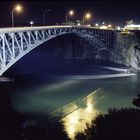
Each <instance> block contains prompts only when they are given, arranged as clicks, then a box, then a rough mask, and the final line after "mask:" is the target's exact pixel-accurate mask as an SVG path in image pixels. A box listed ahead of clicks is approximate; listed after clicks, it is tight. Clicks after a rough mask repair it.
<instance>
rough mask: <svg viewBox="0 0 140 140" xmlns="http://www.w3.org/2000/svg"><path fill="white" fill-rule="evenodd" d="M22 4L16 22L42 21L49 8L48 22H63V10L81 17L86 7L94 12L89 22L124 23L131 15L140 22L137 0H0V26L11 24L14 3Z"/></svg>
mask: <svg viewBox="0 0 140 140" xmlns="http://www.w3.org/2000/svg"><path fill="white" fill-rule="evenodd" d="M18 3H19V4H21V5H22V6H23V12H21V13H15V14H14V15H15V24H16V25H17V26H27V25H29V22H30V21H31V20H33V21H34V22H35V25H42V24H43V11H44V10H45V9H51V10H52V11H51V12H49V13H48V14H47V16H46V20H47V23H48V24H56V23H59V24H60V23H62V22H64V21H65V15H66V12H67V11H68V10H69V9H74V10H75V17H74V18H75V19H82V17H83V15H84V13H85V12H86V11H90V12H91V13H92V14H93V16H92V20H91V21H89V23H95V22H98V23H101V22H102V21H105V23H111V24H115V25H124V24H125V22H126V21H127V20H130V19H133V20H134V23H136V24H140V2H138V1H134V0H133V1H126V0H125V1H110V0H108V1H107V0H105V1H103V0H98V1H95V0H92V1H87V0H85V1H84V0H82V1H80V0H75V1H66V0H65V1H0V26H10V25H11V11H12V9H13V8H14V5H15V4H18Z"/></svg>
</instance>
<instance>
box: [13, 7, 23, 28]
mask: <svg viewBox="0 0 140 140" xmlns="http://www.w3.org/2000/svg"><path fill="white" fill-rule="evenodd" d="M21 10H22V7H21V6H20V5H17V6H16V7H15V8H14V9H13V10H12V27H14V11H17V12H20V11H21Z"/></svg>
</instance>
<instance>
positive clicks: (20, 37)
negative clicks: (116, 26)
mask: <svg viewBox="0 0 140 140" xmlns="http://www.w3.org/2000/svg"><path fill="white" fill-rule="evenodd" d="M68 33H83V34H90V35H92V36H94V37H96V38H98V39H100V40H101V41H102V42H103V43H104V44H105V46H107V47H109V48H110V47H112V46H113V42H114V33H115V31H114V30H103V29H97V28H92V27H85V26H43V27H22V28H5V29H4V28H3V29H0V75H2V74H3V73H4V72H5V71H6V70H7V69H8V68H9V67H11V66H12V65H13V64H14V63H15V62H16V61H18V60H19V59H20V58H21V57H23V56H24V55H26V54H27V53H29V52H30V51H31V50H33V49H34V48H36V47H37V46H39V45H41V44H42V43H44V42H46V41H48V40H50V39H52V38H54V37H57V36H59V35H63V34H68Z"/></svg>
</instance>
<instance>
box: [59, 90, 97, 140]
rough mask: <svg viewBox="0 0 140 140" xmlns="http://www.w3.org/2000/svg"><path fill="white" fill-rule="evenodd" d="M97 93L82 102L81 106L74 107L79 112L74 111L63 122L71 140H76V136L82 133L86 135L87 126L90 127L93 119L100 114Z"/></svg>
mask: <svg viewBox="0 0 140 140" xmlns="http://www.w3.org/2000/svg"><path fill="white" fill-rule="evenodd" d="M94 97H95V92H93V93H92V94H90V95H89V96H87V97H85V98H83V99H82V100H81V106H79V104H78V105H76V103H75V105H74V107H76V108H77V110H75V111H73V112H72V113H70V114H69V115H67V116H66V117H64V118H62V119H61V121H62V123H63V125H64V128H65V131H66V133H67V134H68V136H69V138H70V139H71V140H74V138H75V135H76V134H77V133H78V132H80V133H84V131H85V130H86V128H87V125H88V126H90V125H91V122H92V121H93V119H94V118H95V117H96V116H97V115H98V114H99V112H98V110H96V107H95V104H96V99H95V98H94Z"/></svg>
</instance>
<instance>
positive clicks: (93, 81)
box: [4, 48, 140, 139]
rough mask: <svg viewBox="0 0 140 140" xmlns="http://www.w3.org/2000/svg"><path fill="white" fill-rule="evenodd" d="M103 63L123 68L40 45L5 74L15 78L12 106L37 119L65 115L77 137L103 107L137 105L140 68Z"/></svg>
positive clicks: (71, 134) (68, 131) (66, 126)
mask: <svg viewBox="0 0 140 140" xmlns="http://www.w3.org/2000/svg"><path fill="white" fill-rule="evenodd" d="M103 66H107V67H115V68H122V66H119V65H114V64H109V63H95V62H94V61H89V60H88V61H85V60H80V61H75V60H74V61H72V60H63V59H62V58H55V57H51V58H48V56H47V55H46V54H45V51H44V50H43V49H42V50H41V49H39V48H37V49H35V50H34V51H32V52H31V53H29V54H27V55H26V56H25V57H23V58H22V59H21V60H19V61H18V62H17V63H16V64H15V65H13V66H12V67H11V68H10V69H9V70H8V71H7V72H6V73H5V74H4V75H5V76H9V77H12V78H13V79H14V81H13V85H14V86H13V87H14V88H12V91H11V93H10V96H11V99H12V107H13V108H14V109H15V110H17V111H18V112H20V113H22V114H25V115H26V116H27V118H29V119H31V120H44V119H45V118H46V116H49V117H50V118H51V117H55V116H57V117H59V119H60V120H61V121H62V123H63V124H64V127H65V129H66V131H67V133H68V135H69V137H70V138H71V139H73V137H74V133H75V132H78V131H83V129H84V128H85V124H86V123H87V122H91V120H92V119H93V116H96V115H97V114H98V113H100V112H101V113H106V112H107V109H108V108H111V107H116V108H121V107H134V106H133V105H132V100H133V98H134V97H136V95H137V94H139V85H140V74H139V73H136V74H135V75H127V74H126V73H120V72H117V71H114V70H110V69H107V68H105V67H103ZM118 74H119V75H118ZM85 111H86V112H85ZM84 114H86V116H84ZM78 117H82V118H78ZM78 120H82V122H80V121H78Z"/></svg>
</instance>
